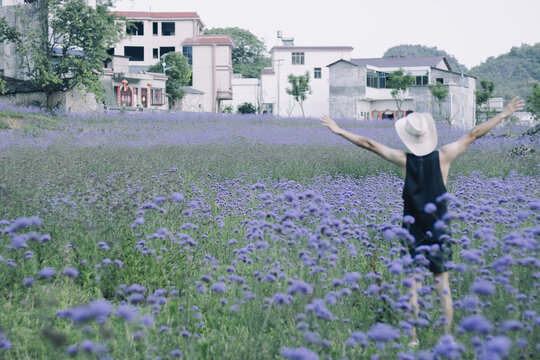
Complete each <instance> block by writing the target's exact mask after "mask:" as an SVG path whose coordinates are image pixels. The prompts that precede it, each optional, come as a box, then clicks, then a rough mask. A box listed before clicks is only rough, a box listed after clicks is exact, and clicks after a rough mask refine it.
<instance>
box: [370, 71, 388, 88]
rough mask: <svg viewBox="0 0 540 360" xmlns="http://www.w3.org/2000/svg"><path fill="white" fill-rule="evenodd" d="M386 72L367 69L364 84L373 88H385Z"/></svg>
mask: <svg viewBox="0 0 540 360" xmlns="http://www.w3.org/2000/svg"><path fill="white" fill-rule="evenodd" d="M387 81H388V73H386V72H382V71H374V70H367V76H366V85H367V86H368V87H371V88H375V89H386V82H387Z"/></svg>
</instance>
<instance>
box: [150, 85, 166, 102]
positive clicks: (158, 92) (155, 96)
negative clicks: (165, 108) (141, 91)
mask: <svg viewBox="0 0 540 360" xmlns="http://www.w3.org/2000/svg"><path fill="white" fill-rule="evenodd" d="M150 92H151V96H152V105H163V104H164V102H163V89H153V88H152V89H150Z"/></svg>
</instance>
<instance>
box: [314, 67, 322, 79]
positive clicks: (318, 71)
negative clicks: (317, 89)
mask: <svg viewBox="0 0 540 360" xmlns="http://www.w3.org/2000/svg"><path fill="white" fill-rule="evenodd" d="M321 77H322V71H321V68H315V69H313V78H315V79H320V78H321Z"/></svg>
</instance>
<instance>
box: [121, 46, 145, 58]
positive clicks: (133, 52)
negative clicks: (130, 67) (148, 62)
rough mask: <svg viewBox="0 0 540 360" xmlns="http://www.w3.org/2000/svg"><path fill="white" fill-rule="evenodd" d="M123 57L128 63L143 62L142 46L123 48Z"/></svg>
mask: <svg viewBox="0 0 540 360" xmlns="http://www.w3.org/2000/svg"><path fill="white" fill-rule="evenodd" d="M124 55H125V56H129V61H144V46H124Z"/></svg>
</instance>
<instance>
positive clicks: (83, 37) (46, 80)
mask: <svg viewBox="0 0 540 360" xmlns="http://www.w3.org/2000/svg"><path fill="white" fill-rule="evenodd" d="M36 6H37V12H38V14H39V22H40V24H41V26H40V27H38V28H37V29H35V30H33V31H28V32H25V33H24V35H23V37H22V39H21V40H22V41H21V44H22V45H21V46H20V48H19V51H20V53H21V54H22V58H23V66H24V69H25V72H26V74H27V75H28V76H29V77H30V78H31V79H32V81H33V82H35V83H36V84H38V85H39V86H40V87H41V88H42V89H43V90H44V91H45V93H46V94H47V99H48V100H47V102H49V97H50V95H51V94H52V92H53V91H55V90H69V89H73V88H75V87H81V86H84V87H85V88H86V90H87V91H89V92H92V93H94V94H95V95H96V99H97V100H99V101H104V89H103V86H102V85H101V83H100V81H99V76H100V74H101V72H102V69H103V64H104V62H105V60H106V59H107V58H108V56H109V55H108V54H107V50H109V49H110V48H111V47H113V46H114V44H116V43H117V42H118V41H119V40H121V39H122V38H123V37H124V36H125V25H124V24H123V23H122V22H118V21H116V20H117V19H118V17H117V16H115V15H113V14H110V13H109V10H108V9H109V7H110V6H112V1H111V0H98V1H97V4H96V7H95V9H94V8H92V7H90V6H88V5H87V4H86V2H85V0H42V1H40V2H38V3H37V5H36ZM28 25H29V24H27V26H28ZM47 105H48V106H50V105H51V104H49V103H48V104H47Z"/></svg>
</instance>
